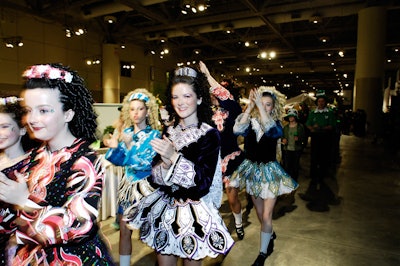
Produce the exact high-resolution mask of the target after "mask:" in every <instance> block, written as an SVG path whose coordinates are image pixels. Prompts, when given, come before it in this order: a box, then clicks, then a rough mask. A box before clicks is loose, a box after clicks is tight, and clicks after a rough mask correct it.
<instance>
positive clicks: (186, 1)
mask: <svg viewBox="0 0 400 266" xmlns="http://www.w3.org/2000/svg"><path fill="white" fill-rule="evenodd" d="M208 2H209V0H181V13H182V14H183V15H187V14H189V12H191V13H193V14H196V13H197V12H204V11H205V10H207V8H208V7H209V4H208Z"/></svg>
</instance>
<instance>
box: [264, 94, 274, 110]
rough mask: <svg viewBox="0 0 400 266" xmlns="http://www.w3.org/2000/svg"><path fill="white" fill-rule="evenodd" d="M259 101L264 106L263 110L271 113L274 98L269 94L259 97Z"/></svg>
mask: <svg viewBox="0 0 400 266" xmlns="http://www.w3.org/2000/svg"><path fill="white" fill-rule="evenodd" d="M261 102H262V105H263V106H264V110H265V111H266V112H267V113H268V114H271V112H272V110H273V109H274V100H273V99H272V97H271V96H269V95H267V96H263V97H261Z"/></svg>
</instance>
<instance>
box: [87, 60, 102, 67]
mask: <svg viewBox="0 0 400 266" xmlns="http://www.w3.org/2000/svg"><path fill="white" fill-rule="evenodd" d="M100 63H101V61H100V59H98V58H95V59H93V58H88V59H86V65H88V66H92V65H100Z"/></svg>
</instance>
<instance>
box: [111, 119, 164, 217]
mask: <svg viewBox="0 0 400 266" xmlns="http://www.w3.org/2000/svg"><path fill="white" fill-rule="evenodd" d="M123 134H126V135H131V138H132V140H131V142H130V143H129V147H128V146H127V145H126V144H125V142H123V141H121V142H119V143H118V146H117V147H116V148H110V149H108V151H107V153H106V155H105V158H106V159H107V160H108V161H110V162H111V163H113V164H114V165H117V166H123V167H125V173H124V176H123V178H122V179H121V181H120V182H119V185H118V205H119V210H118V213H120V214H122V213H123V211H124V210H125V209H126V208H128V207H130V206H131V205H133V204H137V203H138V201H139V200H140V199H141V198H142V197H143V195H146V194H147V193H149V192H151V191H153V188H152V187H151V186H150V185H149V184H148V183H147V180H146V177H148V176H150V175H151V163H152V161H153V158H154V156H155V155H156V152H155V151H154V150H153V148H152V146H151V145H150V141H151V140H152V139H155V138H160V136H161V134H160V132H159V131H158V130H155V129H152V128H151V127H150V126H147V127H146V128H145V129H143V130H141V131H139V132H137V133H136V134H135V133H134V132H133V127H129V128H126V129H125V130H124V131H123Z"/></svg>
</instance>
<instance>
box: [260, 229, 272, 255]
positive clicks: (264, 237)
mask: <svg viewBox="0 0 400 266" xmlns="http://www.w3.org/2000/svg"><path fill="white" fill-rule="evenodd" d="M271 236H272V232H271V233H265V232H263V231H261V233H260V252H262V253H265V254H267V249H268V244H269V241H270V240H271Z"/></svg>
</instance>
